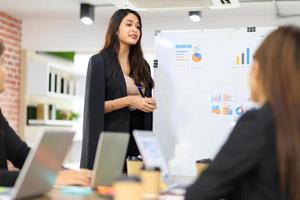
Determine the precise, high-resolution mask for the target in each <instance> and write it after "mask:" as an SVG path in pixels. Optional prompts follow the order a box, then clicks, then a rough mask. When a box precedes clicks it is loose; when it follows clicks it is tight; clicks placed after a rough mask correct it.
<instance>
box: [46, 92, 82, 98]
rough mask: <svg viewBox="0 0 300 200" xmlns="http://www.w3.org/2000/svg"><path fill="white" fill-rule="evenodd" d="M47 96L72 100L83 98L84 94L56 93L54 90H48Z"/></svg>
mask: <svg viewBox="0 0 300 200" xmlns="http://www.w3.org/2000/svg"><path fill="white" fill-rule="evenodd" d="M47 96H48V97H54V98H62V99H70V100H75V99H82V98H83V97H82V96H77V95H70V94H59V93H54V92H48V93H47Z"/></svg>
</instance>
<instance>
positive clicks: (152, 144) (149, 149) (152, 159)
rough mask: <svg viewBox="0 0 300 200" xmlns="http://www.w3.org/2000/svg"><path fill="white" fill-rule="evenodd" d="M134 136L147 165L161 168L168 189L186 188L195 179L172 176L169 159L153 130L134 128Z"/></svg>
mask: <svg viewBox="0 0 300 200" xmlns="http://www.w3.org/2000/svg"><path fill="white" fill-rule="evenodd" d="M133 136H134V139H135V141H136V144H137V146H138V149H139V151H140V153H141V154H142V158H143V161H144V164H145V167H146V168H153V167H159V168H160V170H161V178H162V180H163V181H164V183H165V184H166V185H167V186H168V189H174V188H185V187H187V186H188V185H189V184H190V183H191V182H192V181H193V180H194V178H192V177H186V176H182V177H180V176H177V177H175V176H170V173H169V168H168V164H167V161H166V160H165V158H164V156H163V153H162V150H161V148H160V146H159V143H158V141H157V138H156V136H155V134H154V133H153V132H152V131H144V130H134V131H133Z"/></svg>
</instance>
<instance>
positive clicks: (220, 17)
mask: <svg viewBox="0 0 300 200" xmlns="http://www.w3.org/2000/svg"><path fill="white" fill-rule="evenodd" d="M280 8H281V9H282V11H283V12H284V13H297V12H298V13H299V11H300V2H299V1H298V2H285V3H284V5H280ZM99 9H100V8H99ZM113 12H114V9H112V12H111V14H112V13H113ZM106 13H107V12H105V13H103V15H102V16H101V15H99V14H98V15H97V18H96V20H95V21H96V22H95V23H94V24H93V25H91V26H85V25H83V24H82V23H81V22H80V21H79V19H69V20H58V19H52V20H49V19H48V20H46V19H24V20H23V23H22V28H23V35H22V47H23V48H25V49H35V50H36V49H38V50H77V51H97V50H99V49H100V48H101V46H102V44H103V40H104V34H105V32H106V28H107V24H108V20H109V17H110V16H108V15H107V14H106ZM275 14H276V13H275V8H274V5H273V3H244V4H242V5H241V7H240V8H238V9H230V10H204V11H203V20H202V21H201V22H199V23H194V22H191V21H190V20H189V18H188V12H187V11H185V12H182V11H181V12H158V13H149V12H148V13H145V12H143V13H141V15H142V19H143V40H142V41H143V48H144V50H145V51H146V52H147V51H148V52H149V51H150V52H151V51H152V50H153V47H154V31H155V30H190V29H206V28H234V27H245V26H261V27H264V26H277V25H280V24H289V23H293V24H297V25H300V17H293V18H284V19H277V18H276V16H275Z"/></svg>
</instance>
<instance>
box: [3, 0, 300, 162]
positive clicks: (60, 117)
mask: <svg viewBox="0 0 300 200" xmlns="http://www.w3.org/2000/svg"><path fill="white" fill-rule="evenodd" d="M136 2H138V1H134V0H85V1H84V0H43V1H40V0H26V1H22V0H0V39H1V40H3V41H4V43H5V46H6V51H5V54H4V59H5V63H4V65H5V67H6V68H7V71H8V75H7V78H6V86H7V87H6V88H7V89H6V91H5V92H4V93H3V94H1V97H0V107H1V109H2V111H3V113H4V115H5V116H7V119H8V120H9V122H10V124H11V125H12V127H13V128H14V129H15V131H16V132H17V133H19V135H20V136H21V137H22V138H23V139H25V140H26V142H27V143H28V144H30V145H32V144H34V142H35V139H36V138H38V134H40V133H41V132H42V131H43V130H45V129H54V130H61V129H72V130H76V132H77V134H76V136H75V138H74V142H73V146H72V148H71V150H70V152H69V154H68V156H67V158H66V161H65V163H66V164H67V165H69V166H73V167H79V159H80V152H81V138H82V113H83V105H84V87H85V86H84V84H85V74H86V70H87V64H88V59H89V57H90V56H91V55H93V54H95V53H97V52H98V51H99V50H100V49H101V48H102V45H103V42H104V36H105V32H106V28H107V25H108V22H109V18H110V16H111V15H112V14H113V13H114V11H116V10H117V9H118V8H123V7H124V6H126V5H127V6H132V5H134V3H136ZM199 2H200V3H199ZM81 3H88V4H90V5H93V6H95V7H94V10H95V17H94V23H93V24H91V25H85V24H83V23H82V22H81V21H80V4H81ZM156 3H157V4H159V6H158V7H156V8H155V9H153V6H154V5H155V4H156ZM177 4H178V5H177ZM175 5H176V8H172V6H175ZM139 6H140V7H137V8H135V9H137V10H138V11H139V13H140V14H141V16H142V22H143V38H142V48H143V50H144V54H145V58H146V60H147V61H148V63H149V64H150V65H151V66H152V64H153V56H154V38H155V31H157V30H163V31H165V30H204V29H224V28H242V27H276V26H279V25H283V24H295V25H298V26H300V20H299V19H300V17H299V16H300V1H297V0H292V1H282V0H281V1H277V0H239V1H237V0H236V1H233V0H232V1H231V0H229V1H226V0H225V1H223V0H220V1H217V0H197V1H196V0H193V1H184V0H178V1H175V0H174V1H160V0H146V1H142V3H140V4H139ZM148 6H149V7H148ZM151 6H152V8H151ZM144 8H146V9H144ZM189 11H200V12H201V20H200V21H198V22H193V21H191V20H190V18H189ZM58 80H59V81H58ZM54 82H57V83H56V84H54ZM58 141H59V138H58Z"/></svg>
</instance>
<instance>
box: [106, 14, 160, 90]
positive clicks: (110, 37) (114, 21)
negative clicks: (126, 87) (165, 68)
mask: <svg viewBox="0 0 300 200" xmlns="http://www.w3.org/2000/svg"><path fill="white" fill-rule="evenodd" d="M129 13H131V14H134V15H135V16H136V17H137V18H138V20H139V23H140V32H141V34H140V38H139V40H138V42H137V43H136V44H135V45H132V46H130V52H129V57H128V60H129V65H130V74H129V75H130V76H131V77H132V78H133V79H134V81H135V84H137V85H140V84H141V83H143V85H144V86H145V87H153V86H154V82H153V79H152V78H151V72H150V68H149V65H148V63H147V62H146V61H145V59H144V55H143V51H142V47H141V39H142V20H141V16H140V15H139V13H138V12H136V11H134V10H131V9H119V10H117V11H116V12H115V13H114V14H113V15H112V16H111V18H110V21H109V25H108V29H107V32H106V36H105V42H104V47H103V49H102V50H106V49H109V50H111V51H113V52H114V53H115V59H116V62H117V64H118V65H119V61H118V60H117V59H118V57H117V55H118V53H119V49H120V42H119V39H118V37H117V32H118V29H119V26H120V24H121V22H122V20H123V18H124V17H125V16H127V15H128V14H129Z"/></svg>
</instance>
